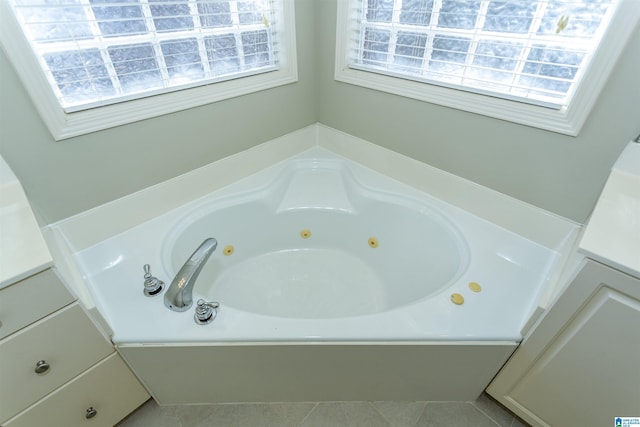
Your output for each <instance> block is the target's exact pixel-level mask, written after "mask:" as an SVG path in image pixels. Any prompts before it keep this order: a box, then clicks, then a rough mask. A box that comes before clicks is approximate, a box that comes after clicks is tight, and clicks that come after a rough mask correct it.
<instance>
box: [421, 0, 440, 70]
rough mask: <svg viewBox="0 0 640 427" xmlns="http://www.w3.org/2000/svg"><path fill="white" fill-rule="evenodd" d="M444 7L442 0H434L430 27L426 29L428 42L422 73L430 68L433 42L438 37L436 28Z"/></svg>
mask: <svg viewBox="0 0 640 427" xmlns="http://www.w3.org/2000/svg"><path fill="white" fill-rule="evenodd" d="M441 8H442V0H433V9H432V11H431V19H430V20H429V27H428V29H427V30H426V33H427V44H426V46H425V49H424V56H423V58H422V73H423V74H424V73H425V71H428V70H429V63H430V62H431V56H432V55H433V43H434V42H435V39H436V31H435V29H436V28H437V27H438V19H440V9H441Z"/></svg>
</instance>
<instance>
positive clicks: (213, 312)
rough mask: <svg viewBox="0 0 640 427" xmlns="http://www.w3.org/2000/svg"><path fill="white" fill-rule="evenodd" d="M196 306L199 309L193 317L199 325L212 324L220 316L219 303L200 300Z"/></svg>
mask: <svg viewBox="0 0 640 427" xmlns="http://www.w3.org/2000/svg"><path fill="white" fill-rule="evenodd" d="M196 305H197V307H196V312H195V314H194V315H193V320H195V321H196V323H197V324H198V325H206V324H208V323H211V322H213V319H215V318H216V316H217V315H218V310H217V308H218V307H220V303H218V302H215V301H211V302H207V301H205V300H203V299H199V300H198V302H197V303H196Z"/></svg>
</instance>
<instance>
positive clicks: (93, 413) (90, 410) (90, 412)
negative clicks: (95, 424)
mask: <svg viewBox="0 0 640 427" xmlns="http://www.w3.org/2000/svg"><path fill="white" fill-rule="evenodd" d="M96 415H98V411H96V410H95V409H93V406H90V407H89V408H88V409H87V412H85V414H84V417H85V418H86V419H88V420H90V419H91V418H93V417H95V416H96Z"/></svg>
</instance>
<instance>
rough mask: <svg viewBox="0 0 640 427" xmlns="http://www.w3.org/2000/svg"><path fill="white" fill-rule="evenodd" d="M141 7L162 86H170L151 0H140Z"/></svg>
mask: <svg viewBox="0 0 640 427" xmlns="http://www.w3.org/2000/svg"><path fill="white" fill-rule="evenodd" d="M140 8H141V9H142V16H143V17H144V21H145V23H146V25H147V34H149V35H150V37H148V38H147V39H148V41H149V42H151V46H152V48H153V53H154V55H155V58H156V66H157V69H158V71H159V72H160V76H161V77H162V86H163V87H169V86H170V80H169V71H168V70H167V64H166V62H165V60H164V54H163V53H162V47H161V46H160V38H159V37H158V31H157V29H156V25H155V22H154V21H153V14H152V13H151V7H150V6H149V0H140Z"/></svg>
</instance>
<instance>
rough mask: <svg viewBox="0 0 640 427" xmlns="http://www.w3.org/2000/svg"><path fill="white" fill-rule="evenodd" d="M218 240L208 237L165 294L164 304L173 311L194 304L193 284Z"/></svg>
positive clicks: (184, 308) (181, 309)
mask: <svg viewBox="0 0 640 427" xmlns="http://www.w3.org/2000/svg"><path fill="white" fill-rule="evenodd" d="M217 246H218V242H217V241H216V239H214V238H213V237H210V238H208V239H206V240H205V241H204V242H202V244H201V245H200V246H198V249H196V251H195V252H194V253H193V254H192V255H191V256H190V257H189V259H188V260H187V262H185V263H184V265H183V266H182V268H181V269H180V271H178V274H176V277H175V278H174V279H173V281H172V282H171V285H169V288H168V289H167V292H166V293H165V294H164V305H165V306H166V307H167V308H169V309H171V310H173V311H186V310H187V309H188V308H189V307H191V304H193V286H194V285H195V284H196V279H197V278H198V275H199V274H200V271H201V270H202V267H204V264H205V263H206V262H207V260H208V259H209V257H210V256H211V254H212V253H213V251H215V250H216V247H217Z"/></svg>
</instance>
